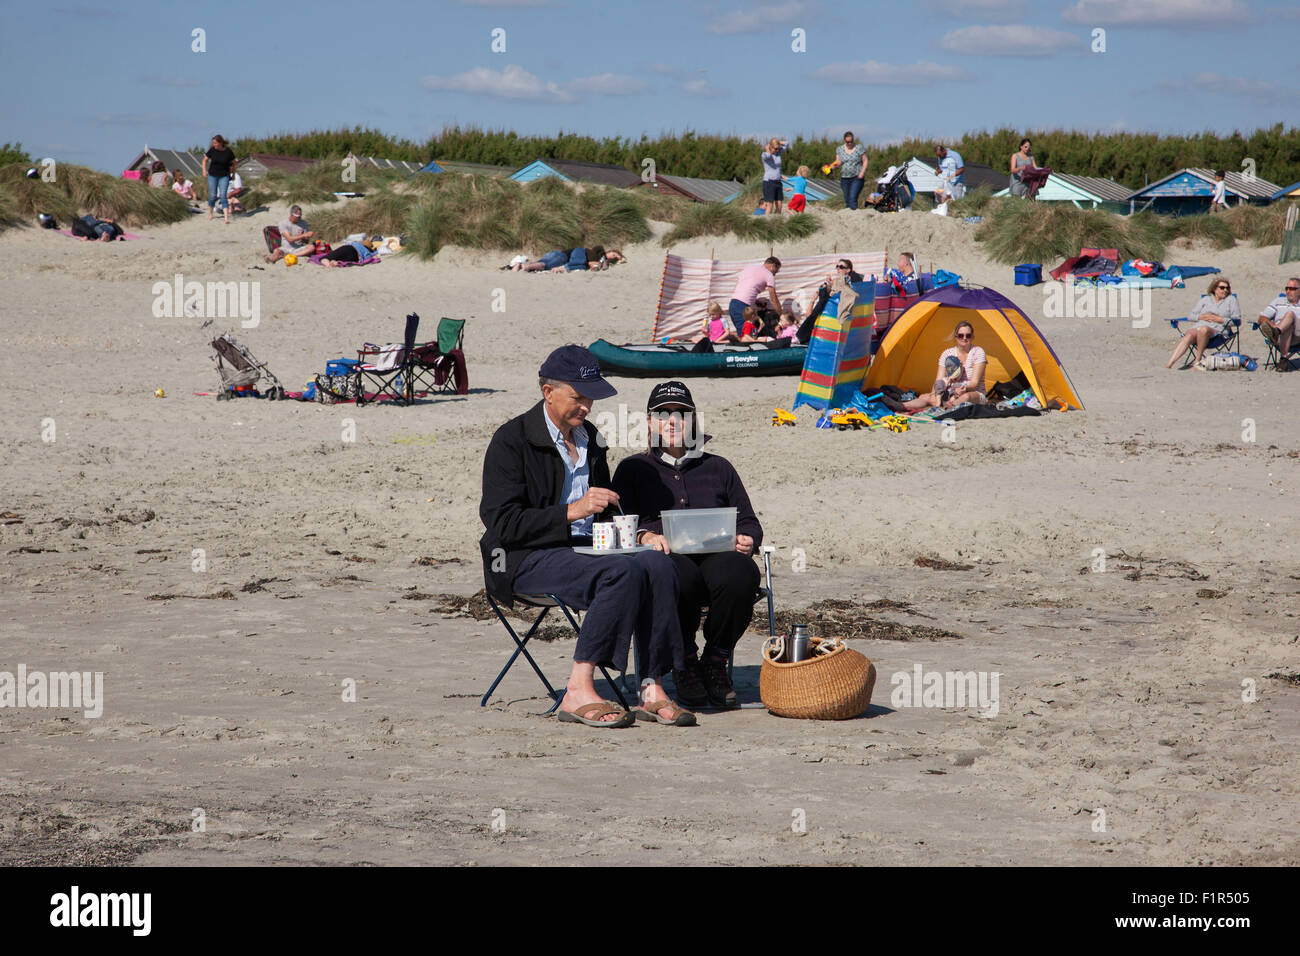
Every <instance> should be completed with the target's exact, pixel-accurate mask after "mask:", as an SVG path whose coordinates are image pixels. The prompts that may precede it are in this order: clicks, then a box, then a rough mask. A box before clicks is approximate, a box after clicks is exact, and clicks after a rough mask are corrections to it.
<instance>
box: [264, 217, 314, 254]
mask: <svg viewBox="0 0 1300 956" xmlns="http://www.w3.org/2000/svg"><path fill="white" fill-rule="evenodd" d="M315 250H316V233H314V232H312V231H311V230H310V229H308V228H307V220H306V219H304V218H302V207H301V206H290V207H289V218H288V219H286V220H285V221H284V222H282V223H280V248H279V249H276V250H275V251H274V252H272V253H271V254H270V255H268V256H266V257H265V258H266V261H267V262H279V261H280V260H281V259H283V258H284V257H285V256H287V255H288V254H289V253H291V252H292V253H293V254H294V255H295V256H297V257H298V258H299V259H305V258H306V257H307V256H310V255H311V254H312V253H313V252H314V251H315Z"/></svg>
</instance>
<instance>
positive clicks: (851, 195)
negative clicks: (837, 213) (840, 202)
mask: <svg viewBox="0 0 1300 956" xmlns="http://www.w3.org/2000/svg"><path fill="white" fill-rule="evenodd" d="M840 190H841V191H842V192H843V193H844V208H845V209H857V208H858V196H859V195H861V193H862V180H861V179H859V178H858V177H857V176H844V177H842V178H841V179H840Z"/></svg>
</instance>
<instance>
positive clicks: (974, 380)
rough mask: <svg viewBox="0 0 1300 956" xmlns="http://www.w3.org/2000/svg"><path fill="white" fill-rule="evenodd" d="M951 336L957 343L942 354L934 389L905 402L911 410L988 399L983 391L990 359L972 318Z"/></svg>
mask: <svg viewBox="0 0 1300 956" xmlns="http://www.w3.org/2000/svg"><path fill="white" fill-rule="evenodd" d="M952 337H953V340H954V341H955V342H956V343H957V344H956V345H955V346H953V347H952V348H950V349H945V350H944V352H943V354H942V355H940V356H939V372H938V377H937V378H936V379H935V382H934V390H933V391H930V392H927V393H926V394H924V395H920V396H917V397H916V398H914V399H912V400H911V401H910V402H905V403H904V407H905V408H906V409H907V410H908V411H909V412H919V411H921V410H922V409H925V408H931V407H942V408H956V407H957V406H958V405H964V404H966V403H968V402H969V403H970V404H972V405H985V404H987V403H988V397H987V396H986V395H985V394H984V369H985V368H987V367H988V362H989V360H988V356H987V355H985V354H984V350H983V349H982V348H980V347H979V346H978V345H975V344H974V342H975V327H974V326H973V325H971V324H970V323H969V322H958V323H957V327H956V328H955V329H953V330H952Z"/></svg>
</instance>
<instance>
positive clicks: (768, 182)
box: [760, 137, 790, 215]
mask: <svg viewBox="0 0 1300 956" xmlns="http://www.w3.org/2000/svg"><path fill="white" fill-rule="evenodd" d="M789 145H790V144H789V143H787V142H786V141H785V140H783V139H777V138H776V137H773V138H772V139H769V140H768V141H767V146H766V147H765V148H764V149H763V155H762V156H761V157H760V159H761V160H762V162H763V210H764V211H765V212H766V213H768V214H769V215H773V214H776V215H779V214H780V212H781V203H782V202H783V201H784V199H785V196H784V190H783V188H782V186H781V154H782V153H783V152H785V148H786V147H787V146H789Z"/></svg>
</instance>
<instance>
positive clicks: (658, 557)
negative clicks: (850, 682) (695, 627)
mask: <svg viewBox="0 0 1300 956" xmlns="http://www.w3.org/2000/svg"><path fill="white" fill-rule="evenodd" d="M538 377H539V385H540V387H541V391H542V400H541V401H540V402H538V403H537V404H536V405H534V406H533V407H532V408H530V409H529V410H528V411H526V412H524V414H522V415H520V416H518V417H517V418H513V419H511V420H510V421H508V422H506V423H505V424H504V425H502V426H501V427H500V428H498V429H497V430H496V433H495V434H494V435H493V436H492V441H491V443H490V444H489V445H488V450H487V454H486V455H485V456H484V458H483V498H482V500H481V502H480V504H479V516H480V517H481V518H482V519H483V524H484V526H485V527H486V528H487V530H486V532H484V534H483V537H482V538H481V539H480V541H479V548H480V550H481V551H482V552H483V568H484V577H485V578H486V581H487V586H488V590H489V591H490V592H491V593H492V596H493V597H494V598H496V599H497V600H499V601H501V602H503V603H505V604H507V605H509V604H512V603H513V597H514V595H515V594H553V595H555V596H556V597H557V598H559V599H560V600H561V601H563V602H564V603H565V604H567V605H569V606H570V607H574V608H578V609H580V610H583V609H585V610H586V612H587V613H586V616H585V617H584V618H583V620H582V628H581V629H580V630H579V632H578V644H577V646H576V647H575V648H574V650H573V669H572V671H571V672H570V674H569V680H568V684H567V686H566V689H565V694H564V700H563V701H562V703H561V704H560V710H559V718H560V720H562V721H569V722H575V723H582V724H586V725H588V726H590V727H600V728H609V727H626V726H628V725H629V724H631V723H633V721H634V720H636V719H639V720H647V721H655V722H657V723H660V724H672V725H675V726H678V727H687V726H691V725H693V724H694V723H695V722H696V721H695V715H694V714H692V713H691V712H690V711H688V710H684V709H683V708H681V707H678V706H677V705H676V704H674V703H673V702H672V701H671V700H670V699H669V698H668V695H667V694H666V693H665V692H664V689H663V686H662V684H661V683H660V678H661V677H662V676H663V675H665V674H667V673H668V672H669V671H671V670H672V669H673V666H674V665H675V664H676V665H679V666H680V665H681V663H682V661H683V651H682V634H681V628H680V627H679V625H678V622H677V613H676V609H677V596H678V592H677V575H676V573H675V572H674V570H673V564H672V561H671V559H669V558H668V556H667V555H665V554H662V553H660V552H658V551H643V552H639V553H635V554H610V555H588V554H579V553H577V552H575V551H574V550H573V546H574V545H590V544H591V533H592V524H593V522H594V519H595V518H596V517H597V516H606V515H610V514H611V512H612V511H613V509H615V508H617V507H618V503H619V496H618V495H617V494H615V493H614V492H613V491H612V490H610V479H609V463H608V461H607V458H606V450H605V447H604V444H603V441H602V439H601V437H600V433H599V432H598V431H597V430H596V426H594V425H592V424H591V423H590V422H588V421H587V415H588V413H590V411H591V406H592V403H593V402H594V401H595V400H596V399H601V398H609V397H611V396H613V395H615V394H617V393H616V392H615V390H614V388H613V386H611V385H610V384H609V383H608V382H606V381H605V380H604V379H603V378H602V377H601V375H600V364H599V362H598V361H597V360H596V357H595V356H594V355H592V354H591V353H590V352H589V351H587V350H586V349H584V348H582V347H581V346H578V345H566V346H563V347H562V348H558V349H556V350H555V351H554V352H552V353H551V354H550V355H549V356H548V357H547V359H546V361H545V362H543V363H542V367H541V369H540V370H539V371H538ZM633 631H635V632H636V637H637V653H638V662H639V664H640V670H641V674H642V676H643V677H644V678H647V680H646V681H645V686H644V687H643V689H642V699H641V704H640V706H639V707H637V708H635V709H634V711H633V712H631V713H629V712H627V711H624V710H622V709H621V708H619V707H616V706H615V705H613V704H611V703H610V702H608V701H605V700H602V699H601V697H600V695H599V694H598V693H596V686H595V683H594V676H595V669H596V666H597V665H600V666H603V667H616V668H618V669H619V670H625V669H626V662H627V652H628V643H629V641H630V639H631V636H632V633H633Z"/></svg>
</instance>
